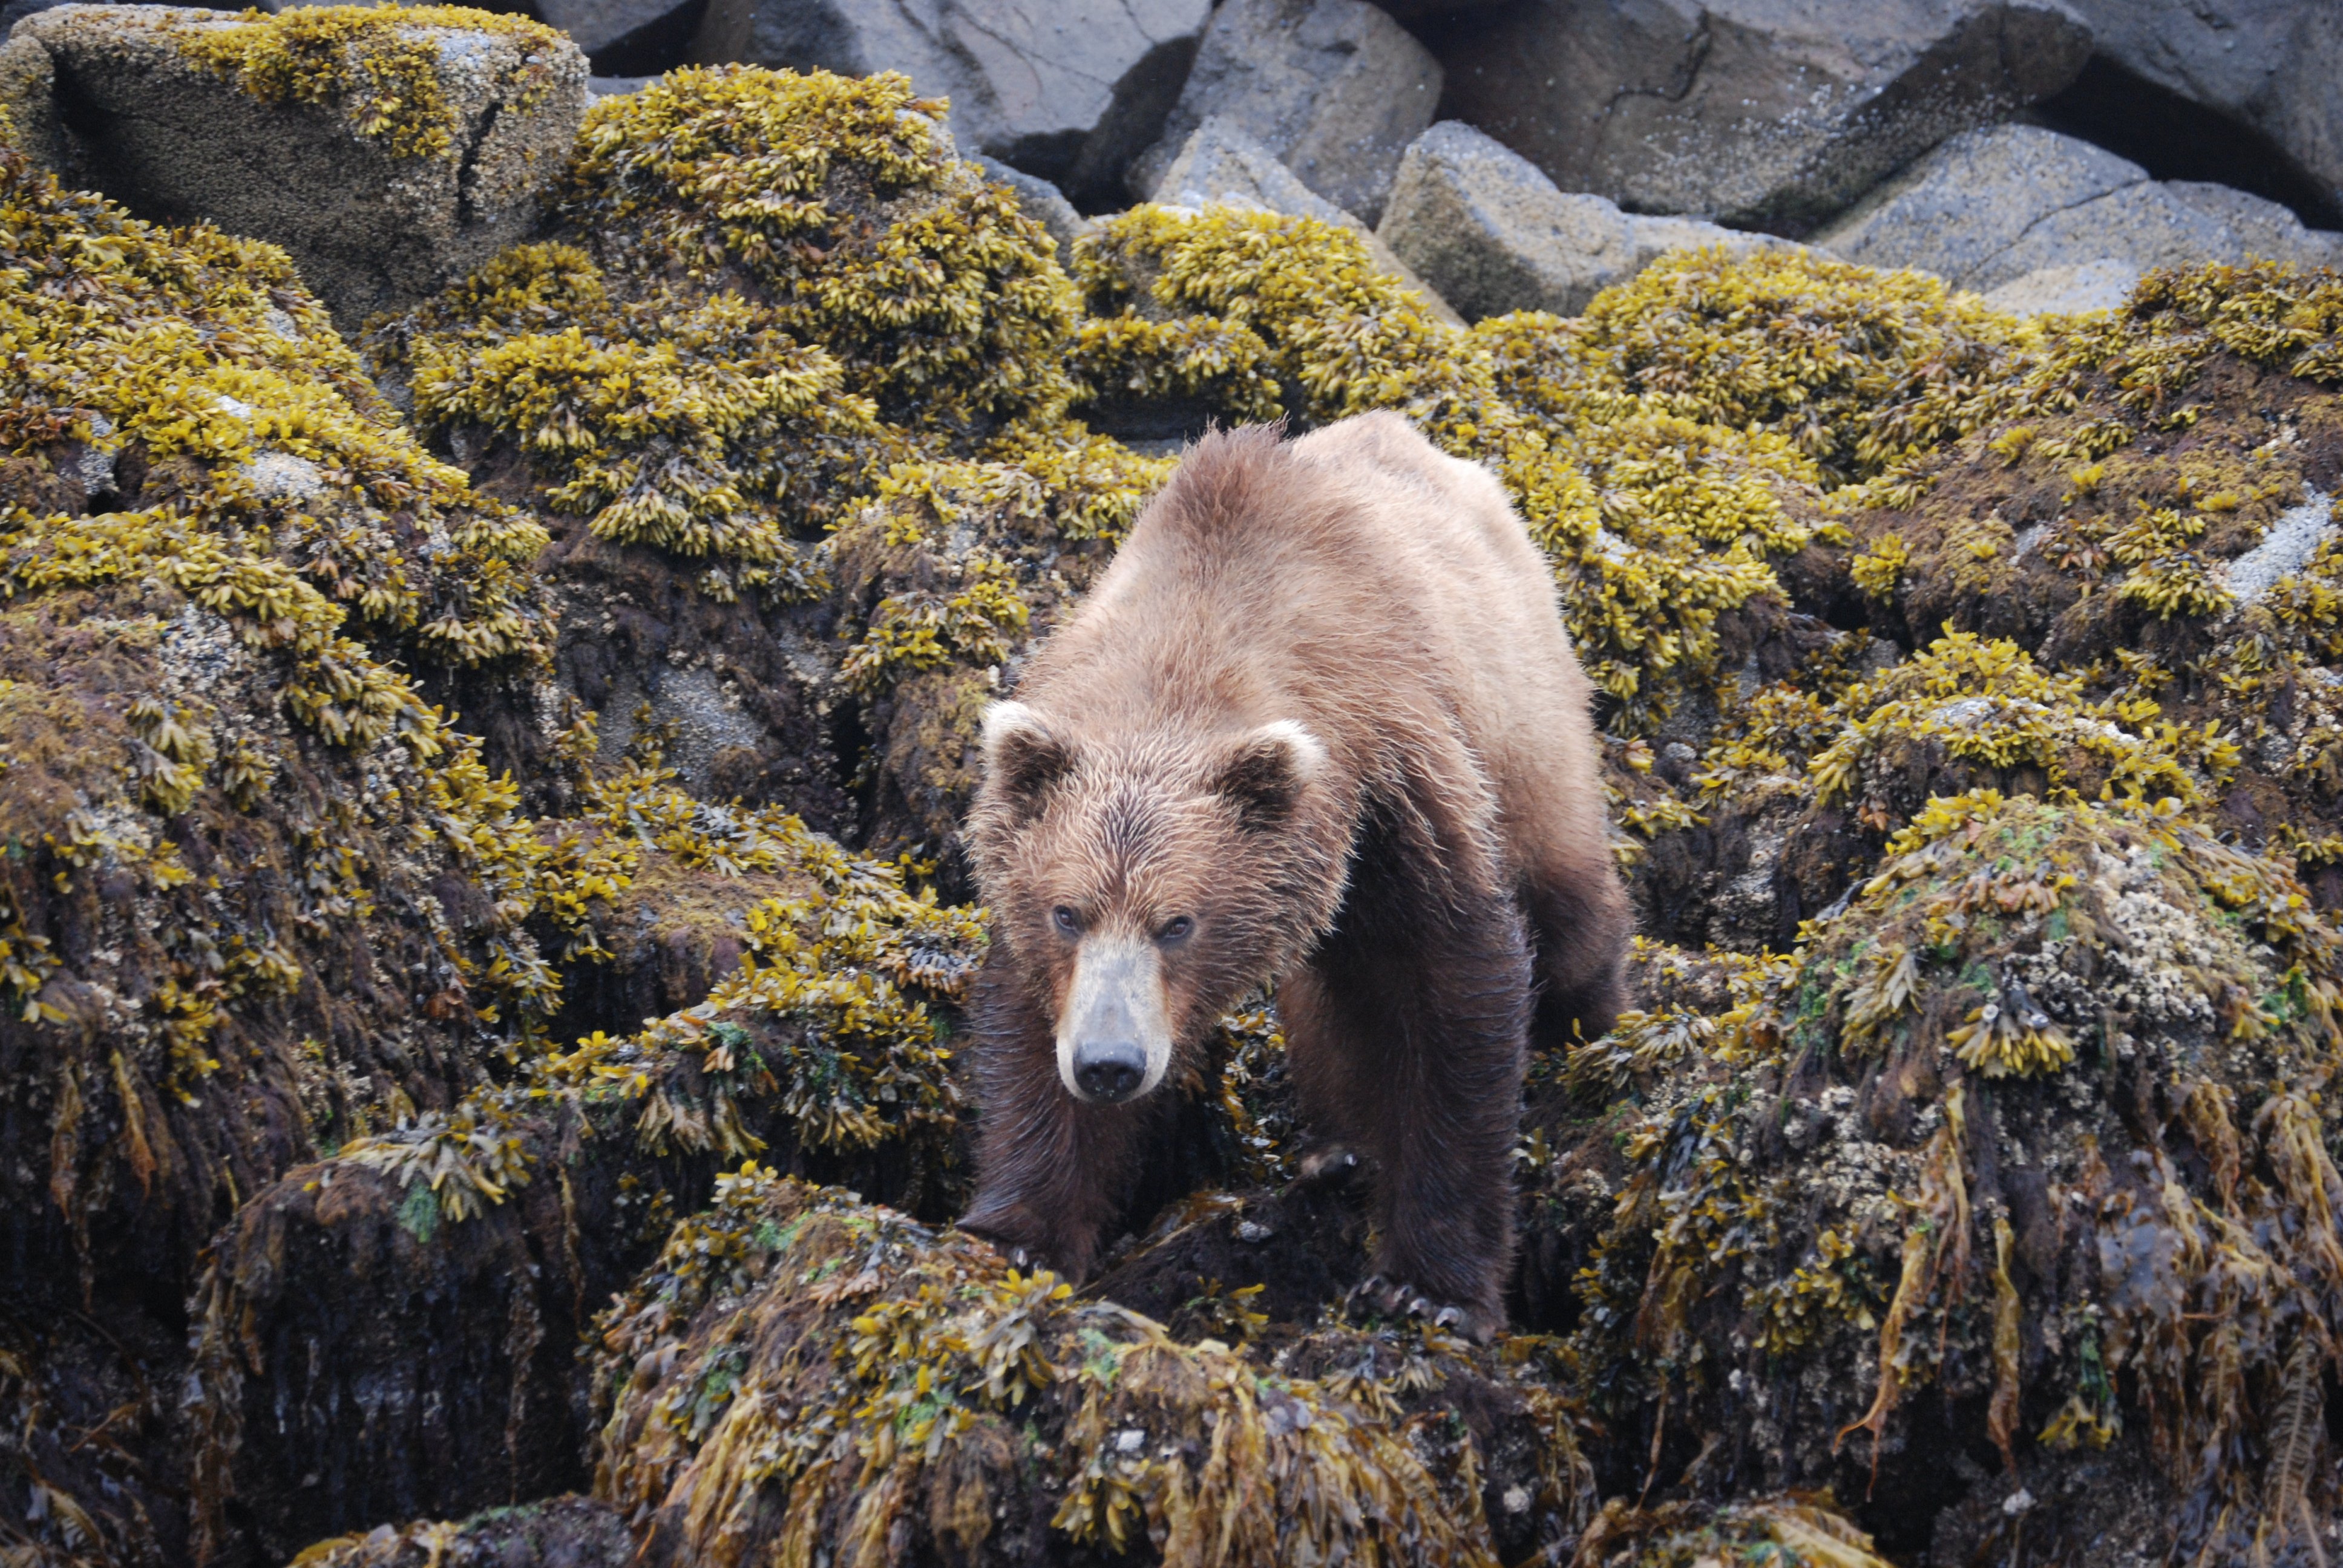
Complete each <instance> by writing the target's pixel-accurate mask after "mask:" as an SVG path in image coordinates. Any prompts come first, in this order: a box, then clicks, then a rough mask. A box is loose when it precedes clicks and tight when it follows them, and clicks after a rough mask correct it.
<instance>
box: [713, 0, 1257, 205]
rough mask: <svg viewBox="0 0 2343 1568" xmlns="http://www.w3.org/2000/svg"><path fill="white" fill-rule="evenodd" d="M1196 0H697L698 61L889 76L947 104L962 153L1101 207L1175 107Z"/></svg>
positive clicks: (1194, 33)
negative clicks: (966, 149) (702, 2)
mask: <svg viewBox="0 0 2343 1568" xmlns="http://www.w3.org/2000/svg"><path fill="white" fill-rule="evenodd" d="M1211 11H1212V6H1211V5H1210V3H1209V0H1150V4H1147V5H1124V4H1122V0H1070V3H1068V4H1062V5H1037V6H1028V5H1015V4H1011V3H1008V0H941V3H940V4H937V5H932V6H929V7H922V8H920V14H914V11H913V8H912V7H909V6H906V5H901V4H899V3H898V0H814V3H812V4H807V3H806V0H710V4H709V9H708V14H707V15H706V17H705V18H704V19H703V21H702V22H701V24H700V30H699V37H698V38H697V40H695V42H694V43H693V45H692V49H691V55H692V58H694V59H698V60H745V61H749V62H751V63H753V64H756V65H790V66H795V67H797V68H798V69H799V70H805V69H810V68H813V67H820V68H822V69H825V70H830V71H836V72H838V73H839V74H840V75H849V76H865V75H870V73H872V72H874V71H900V72H902V73H903V74H904V75H908V76H910V78H911V85H912V86H913V87H914V88H915V89H917V90H918V91H919V92H920V94H922V95H926V96H929V97H948V98H950V100H951V126H952V130H953V132H954V134H955V135H956V136H958V137H959V139H960V141H961V142H962V143H963V144H964V145H965V146H970V147H972V148H974V149H976V150H977V151H979V152H983V153H987V154H990V156H993V157H996V158H999V159H1001V161H1002V162H1003V163H1008V164H1013V165H1015V166H1017V167H1019V168H1021V169H1024V170H1027V171H1028V172H1030V173H1031V174H1036V175H1039V176H1041V177H1042V178H1044V179H1047V180H1051V181H1052V182H1054V183H1056V184H1057V185H1058V186H1060V187H1061V189H1064V190H1066V191H1069V192H1071V193H1072V194H1073V196H1075V198H1076V199H1077V200H1080V201H1083V202H1086V203H1087V202H1098V201H1103V202H1104V203H1106V204H1107V205H1110V206H1119V205H1121V204H1120V203H1119V202H1116V201H1115V200H1114V196H1115V195H1116V186H1117V184H1118V182H1119V180H1120V178H1121V172H1122V168H1123V166H1124V165H1126V164H1127V163H1129V162H1130V161H1131V156H1132V155H1133V154H1135V153H1137V152H1138V151H1139V150H1140V149H1141V148H1142V147H1144V146H1147V145H1148V144H1149V143H1150V142H1152V141H1153V140H1154V139H1155V138H1156V136H1159V135H1160V134H1161V130H1162V127H1163V117H1164V116H1165V115H1166V114H1168V113H1169V112H1170V110H1171V107H1172V104H1173V103H1174V101H1176V100H1177V99H1178V97H1179V95H1180V87H1181V84H1182V82H1184V81H1185V80H1186V79H1187V75H1188V67H1189V65H1190V63H1191V62H1192V61H1193V60H1194V59H1195V57H1196V41H1197V38H1198V37H1199V36H1200V35H1202V32H1203V30H1204V23H1205V19H1206V18H1207V16H1209V15H1210V14H1211Z"/></svg>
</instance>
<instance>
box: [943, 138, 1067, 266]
mask: <svg viewBox="0 0 2343 1568" xmlns="http://www.w3.org/2000/svg"><path fill="white" fill-rule="evenodd" d="M969 162H970V163H972V164H974V165H975V166H977V167H979V168H980V169H982V170H983V171H984V177H985V178H987V179H989V180H990V181H992V182H993V183H994V184H995V185H1004V186H1008V187H1009V188H1010V189H1011V190H1012V191H1014V192H1016V193H1017V205H1018V206H1019V207H1021V209H1023V211H1024V214H1025V216H1027V217H1030V218H1031V219H1032V220H1033V221H1034V222H1035V223H1038V224H1040V225H1041V226H1042V227H1043V228H1046V229H1048V230H1049V231H1050V237H1051V239H1052V240H1054V241H1056V242H1057V246H1058V265H1059V266H1066V265H1068V264H1069V263H1070V262H1071V259H1072V256H1073V246H1074V239H1075V236H1078V235H1080V234H1081V232H1082V227H1083V224H1082V215H1081V214H1080V213H1078V212H1076V211H1075V210H1074V204H1073V203H1071V202H1070V201H1068V200H1067V199H1066V193H1065V192H1063V191H1061V190H1060V189H1059V188H1058V187H1057V186H1053V185H1051V183H1050V182H1049V181H1048V180H1045V179H1041V178H1039V177H1037V176H1033V175H1029V174H1027V173H1026V172H1025V171H1024V170H1022V169H1012V168H1011V167H1010V166H1008V165H1007V164H1004V163H1002V162H1001V160H1000V159H999V158H989V157H986V156H984V155H983V154H982V153H979V154H977V155H976V156H974V157H972V158H970V160H969Z"/></svg>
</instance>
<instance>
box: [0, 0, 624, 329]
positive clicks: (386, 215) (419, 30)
mask: <svg viewBox="0 0 2343 1568" xmlns="http://www.w3.org/2000/svg"><path fill="white" fill-rule="evenodd" d="M16 36H17V37H19V38H27V37H28V38H30V39H32V40H33V41H35V43H37V44H38V45H40V46H41V47H42V48H44V49H45V50H46V51H47V52H48V55H49V56H50V58H51V60H52V61H53V62H54V66H55V73H56V90H57V94H58V102H59V106H60V108H61V110H62V116H61V117H62V119H63V121H64V124H65V130H66V131H67V132H68V133H70V135H71V136H72V138H73V147H74V151H75V155H76V157H75V166H74V167H73V168H72V170H71V171H70V172H71V173H72V174H74V176H75V177H76V178H77V179H78V180H80V181H83V182H85V183H88V184H93V185H95V186H96V187H97V188H99V189H101V190H103V191H105V192H106V194H107V195H109V196H114V197H115V198H116V199H117V200H119V201H121V202H122V203H123V204H124V205H125V206H128V207H130V208H131V209H132V210H133V211H136V212H138V213H140V214H142V215H145V216H151V217H155V218H158V219H164V220H167V221H173V222H194V221H197V220H202V221H207V222H211V223H215V224H217V225H218V226H220V227H222V228H224V229H226V230H228V231H229V232H231V233H234V234H241V235H247V236H252V237H254V238H256V239H266V240H269V241H272V242H274V243H276V244H277V245H281V246H284V247H285V249H286V250H287V252H288V253H290V254H291V256H293V259H294V263H295V265H296V266H298V267H299V268H300V269H301V274H302V276H303V278H304V279H305V280H306V281H307V283H308V284H309V286H311V287H312V288H314V289H316V290H317V294H318V296H319V297H321V298H323V299H324V300H325V301H326V303H327V305H328V306H329V307H331V308H332V309H333V311H334V313H335V317H336V319H337V321H339V322H341V323H343V324H344V325H345V326H347V325H352V324H355V323H356V322H357V320H358V319H360V318H362V317H365V316H367V315H368V314H370V313H372V312H374V311H377V310H385V309H390V308H395V307H401V306H404V305H407V304H411V303H412V302H414V301H415V300H417V299H420V298H422V297H425V296H427V295H428V294H430V293H432V292H433V291H434V290H436V289H438V288H440V287H443V286H446V285H447V283H448V282H450V281H452V280H453V279H455V278H457V277H460V276H463V275H464V274H465V273H466V272H468V271H469V270H470V269H471V268H472V267H474V266H478V265H479V264H480V263H481V262H483V261H486V260H487V259H488V257H489V256H492V255H494V254H495V253H496V252H497V251H498V250H500V249H502V248H503V247H504V246H508V245H510V244H512V243H514V242H515V241H517V240H519V239H521V238H523V237H525V236H527V234H528V230H529V228H530V226H532V225H533V224H534V223H535V222H536V220H537V217H538V206H539V197H540V196H541V194H542V193H543V192H544V190H545V189H546V187H547V186H549V185H550V183H551V182H552V180H553V179H554V177H555V176H558V174H559V173H560V171H561V166H562V164H563V163H564V161H565V160H566V159H567V157H568V152H569V145H570V142H571V141H572V140H573V139H574V138H575V136H577V133H578V122H579V120H580V119H581V118H582V117H583V116H584V115H585V111H586V62H585V59H584V57H583V56H582V55H579V54H578V51H577V49H576V47H575V46H574V45H571V44H570V43H569V42H568V40H566V39H564V38H562V37H561V36H560V35H558V34H556V33H554V32H552V31H551V30H550V29H548V28H546V27H543V26H540V25H537V24H535V23H532V22H528V21H526V20H523V19H521V18H518V17H498V16H490V15H486V14H482V15H481V16H480V21H479V25H478V26H476V27H449V26H431V27H418V26H417V25H412V24H406V23H401V22H399V21H397V19H396V13H395V12H392V11H384V12H380V13H371V12H363V11H347V10H344V11H324V10H313V11H302V12H296V13H292V14H289V15H286V16H283V17H279V18H276V19H270V20H258V19H255V20H247V19H244V18H241V17H237V16H234V15H226V14H223V13H221V12H216V11H202V10H193V9H187V8H183V7H175V6H110V5H61V6H58V7H56V8H55V9H54V10H49V11H44V12H42V13H40V14H39V15H36V16H33V17H30V18H28V19H27V20H26V21H25V22H24V23H21V24H20V25H19V30H18V32H17V35H16ZM296 41H298V46H299V48H300V54H299V55H295V54H293V53H292V52H291V51H292V49H293V48H294V47H295V45H296ZM321 45H322V48H321ZM319 53H323V54H324V55H325V56H326V57H327V58H331V59H334V60H335V61H336V64H335V65H333V66H331V67H329V68H328V69H327V71H326V72H324V73H323V74H322V75H318V74H312V75H309V76H308V77H307V79H306V80H305V79H304V78H303V74H302V66H301V65H297V63H296V62H297V60H307V59H310V58H314V57H316V55H317V54H319ZM311 69H312V71H313V72H314V67H312V68H311ZM369 71H382V72H387V73H388V74H389V75H392V76H393V77H395V78H397V79H398V80H401V81H402V82H403V83H405V84H406V85H407V89H408V92H409V96H408V97H407V99H406V100H404V101H398V102H395V103H394V105H393V106H391V107H389V108H388V109H387V111H386V110H385V108H384V107H383V100H382V99H381V98H380V97H378V96H377V95H374V94H372V93H371V92H368V91H361V90H358V89H357V86H356V85H355V84H357V83H358V82H360V81H362V80H364V79H365V75H366V73H367V72H369ZM319 94H322V95H323V96H324V97H325V98H326V100H327V101H325V102H318V101H317V99H316V98H315V97H313V96H312V95H319Z"/></svg>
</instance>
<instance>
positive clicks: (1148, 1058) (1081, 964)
mask: <svg viewBox="0 0 2343 1568" xmlns="http://www.w3.org/2000/svg"><path fill="white" fill-rule="evenodd" d="M1171 1063H1172V1031H1171V1029H1170V1025H1169V1020H1167V1018H1166V1017H1165V1009H1164V995H1163V970H1162V963H1161V960H1160V959H1159V958H1158V957H1157V956H1156V953H1155V950H1154V947H1153V944H1151V943H1150V942H1148V941H1147V940H1144V939H1143V938H1131V937H1116V936H1093V937H1088V938H1085V939H1083V941H1082V945H1081V949H1080V950H1078V951H1077V952H1076V953H1075V955H1074V977H1073V985H1072V987H1071V994H1070V995H1069V996H1068V997H1067V999H1066V1010H1065V1013H1064V1015H1063V1016H1062V1017H1061V1018H1060V1019H1059V1020H1058V1076H1059V1078H1060V1079H1061V1080H1063V1081H1064V1082H1065V1085H1066V1089H1067V1091H1068V1092H1070V1093H1071V1094H1072V1095H1073V1096H1074V1097H1075V1098H1076V1099H1078V1100H1089V1101H1101V1102H1103V1103H1106V1104H1110V1105H1111V1104H1115V1103H1117V1102H1119V1101H1125V1100H1135V1099H1137V1098H1138V1097H1139V1096H1141V1095H1142V1094H1144V1093H1146V1092H1147V1091H1149V1090H1151V1089H1152V1088H1154V1087H1155V1086H1156V1085H1157V1084H1158V1083H1161V1082H1162V1081H1163V1071H1164V1069H1165V1068H1167V1067H1169V1066H1170V1065H1171Z"/></svg>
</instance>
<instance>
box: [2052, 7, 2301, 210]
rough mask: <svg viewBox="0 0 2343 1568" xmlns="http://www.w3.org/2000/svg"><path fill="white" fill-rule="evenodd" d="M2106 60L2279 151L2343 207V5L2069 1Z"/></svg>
mask: <svg viewBox="0 0 2343 1568" xmlns="http://www.w3.org/2000/svg"><path fill="white" fill-rule="evenodd" d="M2070 3H2071V4H2072V5H2074V7H2075V9H2076V10H2077V11H2078V12H2080V13H2082V15H2083V16H2084V18H2085V19H2086V20H2087V21H2088V22H2089V23H2090V25H2091V27H2092V29H2093V31H2094V32H2095V33H2096V34H2097V49H2098V52H2099V54H2100V55H2102V56H2104V57H2105V58H2107V60H2109V61H2112V62H2113V63H2114V64H2116V65H2118V66H2120V67H2122V68H2123V69H2124V70H2125V71H2127V72H2129V73H2130V74H2131V75H2135V76H2137V77H2139V78H2141V79H2142V80H2145V81H2147V82H2151V83H2153V84H2155V85H2157V86H2159V87H2162V88H2164V89H2165V90H2166V91H2167V92H2171V93H2176V94H2177V95H2180V96H2181V97H2183V98H2186V99H2187V100H2189V101H2190V102H2192V103H2197V104H2202V105H2204V106H2206V107H2207V108H2210V109H2214V110H2217V111H2218V112H2219V113H2221V114H2223V115H2226V116H2229V117H2230V118H2232V119H2235V120H2237V121H2238V122H2240V123H2242V124H2244V125H2246V126H2250V127H2252V128H2253V129H2254V130H2256V131H2258V132H2260V133H2261V134H2262V135H2263V136H2267V137H2268V138H2269V139H2270V140H2271V141H2272V142H2274V143H2276V144H2277V145H2278V148H2279V149H2280V151H2281V152H2283V153H2284V154H2285V156H2287V157H2288V158H2289V159H2290V160H2292V161H2293V162H2294V164H2295V165H2296V166H2298V168H2299V169H2300V170H2301V171H2302V172H2303V173H2304V174H2306V175H2308V176H2310V177H2311V178H2312V179H2313V180H2315V181H2316V182H2317V183H2318V185H2319V186H2321V187H2323V188H2324V189H2325V190H2326V191H2327V192H2328V194H2329V196H2330V198H2331V201H2332V202H2333V204H2334V205H2335V206H2338V207H2343V92H2338V90H2337V86H2336V84H2337V82H2338V80H2343V5H2336V4H2335V0H2070Z"/></svg>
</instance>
